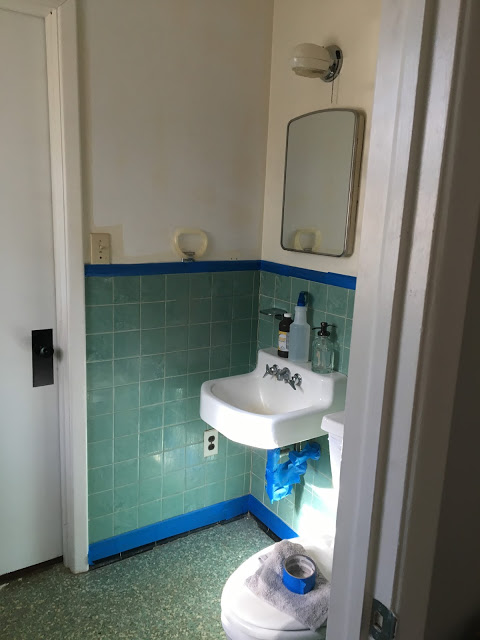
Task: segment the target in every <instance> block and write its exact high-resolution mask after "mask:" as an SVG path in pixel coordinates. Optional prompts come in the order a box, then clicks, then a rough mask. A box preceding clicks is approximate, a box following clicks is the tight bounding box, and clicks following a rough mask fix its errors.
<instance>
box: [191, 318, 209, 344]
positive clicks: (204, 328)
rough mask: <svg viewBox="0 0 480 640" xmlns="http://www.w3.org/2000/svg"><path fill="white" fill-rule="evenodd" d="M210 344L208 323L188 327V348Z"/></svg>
mask: <svg viewBox="0 0 480 640" xmlns="http://www.w3.org/2000/svg"><path fill="white" fill-rule="evenodd" d="M209 346H210V324H194V325H191V326H190V327H189V328H188V348H189V349H199V348H201V347H209Z"/></svg>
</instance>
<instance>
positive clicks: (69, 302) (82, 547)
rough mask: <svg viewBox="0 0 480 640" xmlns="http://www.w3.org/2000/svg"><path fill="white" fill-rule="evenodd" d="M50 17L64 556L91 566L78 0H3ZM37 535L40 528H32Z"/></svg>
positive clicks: (77, 567)
mask: <svg viewBox="0 0 480 640" xmlns="http://www.w3.org/2000/svg"><path fill="white" fill-rule="evenodd" d="M0 8H1V9H6V10H9V11H15V12H18V13H25V14H28V15H32V16H36V17H38V18H42V19H43V20H44V22H45V35H46V50H47V81H48V103H49V118H50V123H49V124H50V149H51V175H52V208H53V235H54V238H53V240H54V260H55V290H56V317H57V340H58V344H57V345H55V346H56V351H57V353H58V354H59V358H58V381H57V384H58V397H59V423H60V464H61V484H62V487H61V488H62V529H63V561H64V564H65V566H67V567H68V568H69V569H70V570H71V571H73V572H74V573H79V572H82V571H87V570H88V517H87V437H86V373H85V301H84V266H83V225H82V195H81V193H82V192H81V189H82V184H81V169H80V166H81V165H80V117H79V99H78V72H77V59H78V54H77V25H76V0H0ZM33 535H34V532H33Z"/></svg>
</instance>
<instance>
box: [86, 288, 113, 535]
mask: <svg viewBox="0 0 480 640" xmlns="http://www.w3.org/2000/svg"><path fill="white" fill-rule="evenodd" d="M89 279H91V278H89ZM112 536H113V515H108V516H102V517H101V518H93V519H92V520H90V521H89V523H88V541H89V543H90V544H93V543H94V542H98V541H99V540H105V538H111V537H112Z"/></svg>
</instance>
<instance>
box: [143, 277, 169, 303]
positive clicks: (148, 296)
mask: <svg viewBox="0 0 480 640" xmlns="http://www.w3.org/2000/svg"><path fill="white" fill-rule="evenodd" d="M141 299H142V302H157V301H158V300H165V276H164V275H158V276H142V277H141Z"/></svg>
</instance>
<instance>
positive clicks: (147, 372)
mask: <svg viewBox="0 0 480 640" xmlns="http://www.w3.org/2000/svg"><path fill="white" fill-rule="evenodd" d="M164 374H165V356H164V355H163V354H158V355H154V356H143V357H142V358H141V360H140V380H141V381H144V380H156V379H158V378H163V376H164Z"/></svg>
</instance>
